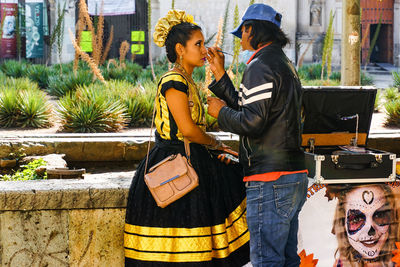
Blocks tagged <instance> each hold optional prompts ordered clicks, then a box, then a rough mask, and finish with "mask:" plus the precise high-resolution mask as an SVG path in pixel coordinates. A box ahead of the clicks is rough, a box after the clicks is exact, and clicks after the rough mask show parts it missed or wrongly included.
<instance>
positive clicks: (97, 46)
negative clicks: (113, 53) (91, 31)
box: [92, 1, 104, 65]
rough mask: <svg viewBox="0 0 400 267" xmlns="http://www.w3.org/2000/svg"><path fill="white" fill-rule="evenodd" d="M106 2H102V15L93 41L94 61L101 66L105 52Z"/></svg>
mask: <svg viewBox="0 0 400 267" xmlns="http://www.w3.org/2000/svg"><path fill="white" fill-rule="evenodd" d="M103 6H104V1H101V8H100V15H99V20H98V22H97V31H96V34H95V35H96V39H95V40H94V41H93V44H94V47H93V54H92V57H93V60H94V62H95V63H96V65H99V63H100V59H101V53H102V52H103V35H104V16H103Z"/></svg>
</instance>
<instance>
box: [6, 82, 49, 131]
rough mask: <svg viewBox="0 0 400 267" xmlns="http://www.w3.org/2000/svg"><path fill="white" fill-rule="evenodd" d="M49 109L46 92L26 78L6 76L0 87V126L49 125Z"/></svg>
mask: <svg viewBox="0 0 400 267" xmlns="http://www.w3.org/2000/svg"><path fill="white" fill-rule="evenodd" d="M50 116H51V109H50V104H49V102H48V100H47V97H46V94H45V93H44V92H42V91H40V90H39V88H38V86H37V84H36V83H34V82H32V81H30V80H29V79H27V78H19V79H14V78H7V79H6V82H5V84H3V85H2V87H1V88H0V127H22V128H24V127H35V128H43V127H47V126H49V125H50Z"/></svg>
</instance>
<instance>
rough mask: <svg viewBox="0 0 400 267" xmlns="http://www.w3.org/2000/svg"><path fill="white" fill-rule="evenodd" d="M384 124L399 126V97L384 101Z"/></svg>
mask: <svg viewBox="0 0 400 267" xmlns="http://www.w3.org/2000/svg"><path fill="white" fill-rule="evenodd" d="M385 112H386V125H388V126H397V127H398V126H400V99H395V100H393V101H387V102H386V103H385Z"/></svg>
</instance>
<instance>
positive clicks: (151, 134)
mask: <svg viewBox="0 0 400 267" xmlns="http://www.w3.org/2000/svg"><path fill="white" fill-rule="evenodd" d="M175 71H176V72H178V73H179V74H180V75H181V76H182V77H183V78H184V79H185V80H186V82H187V83H188V93H189V111H190V116H192V115H191V114H192V107H193V101H192V94H191V92H190V86H189V81H187V79H186V77H185V75H184V74H183V73H181V72H180V71H177V70H175ZM157 99H158V88H157V93H156V98H155V100H154V105H153V116H152V118H151V127H150V137H149V142H148V143H147V154H146V164H145V166H144V172H145V174H146V173H147V164H148V162H149V153H150V142H151V138H152V137H153V124H154V116H155V113H156V105H157ZM183 143H184V146H185V154H186V157H187V159H188V162H189V164H190V165H192V164H191V162H190V144H189V140H187V138H186V137H185V136H184V137H183Z"/></svg>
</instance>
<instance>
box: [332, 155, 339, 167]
mask: <svg viewBox="0 0 400 267" xmlns="http://www.w3.org/2000/svg"><path fill="white" fill-rule="evenodd" d="M331 159H332V162H333V163H334V164H335V165H337V164H338V162H339V155H331Z"/></svg>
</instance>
